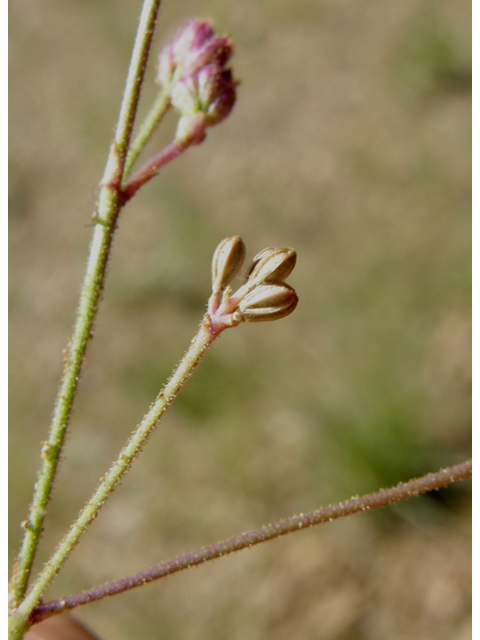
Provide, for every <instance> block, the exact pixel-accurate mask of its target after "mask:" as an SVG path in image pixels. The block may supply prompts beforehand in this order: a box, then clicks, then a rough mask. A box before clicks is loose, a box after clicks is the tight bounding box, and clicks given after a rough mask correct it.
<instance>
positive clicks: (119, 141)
mask: <svg viewBox="0 0 480 640" xmlns="http://www.w3.org/2000/svg"><path fill="white" fill-rule="evenodd" d="M159 7H160V0H145V1H144V4H143V8H142V13H141V16H140V22H139V26H138V31H137V35H136V40H135V45H134V49H133V53H132V58H131V62H130V69H129V73H128V77H127V81H126V86H125V92H124V96H123V100H122V105H121V108H120V114H119V118H118V123H117V127H116V132H115V138H114V141H113V143H112V145H111V147H110V152H109V156H108V159H107V163H106V167H105V172H104V175H103V179H102V182H101V189H100V193H99V198H98V203H97V209H96V215H95V221H96V224H95V229H94V232H93V239H92V243H91V246H90V255H89V259H88V265H87V271H86V274H85V278H84V281H83V285H82V289H81V293H80V301H79V306H78V310H77V316H76V321H75V326H74V330H73V336H72V338H71V341H70V343H69V346H68V350H67V353H66V358H65V365H64V371H63V378H62V381H61V384H60V389H59V393H58V396H57V400H56V404H55V409H54V414H53V419H52V423H51V426H50V432H49V437H48V441H47V442H46V443H45V444H44V446H43V449H42V458H43V464H42V468H41V470H40V473H39V475H38V478H37V482H36V484H35V488H34V494H33V498H32V503H31V505H30V510H29V517H28V520H27V521H26V523H25V525H24V528H25V535H24V538H23V541H22V546H21V549H20V552H19V556H18V558H17V561H16V565H15V571H14V575H13V578H12V588H11V594H12V604H13V606H14V607H15V606H17V605H18V604H19V603H20V602H21V600H22V598H23V596H24V594H25V591H26V589H27V585H28V581H29V578H30V574H31V570H32V564H33V560H34V557H35V553H36V549H37V546H38V542H39V539H40V536H41V533H42V529H43V520H44V518H45V514H46V510H47V506H48V502H49V500H50V495H51V491H52V486H53V482H54V478H55V474H56V470H57V467H58V462H59V459H60V452H61V449H62V446H63V442H64V439H65V433H66V430H67V426H68V422H69V418H70V414H71V409H72V404H73V400H74V397H75V393H76V390H77V385H78V380H79V378H80V373H81V369H82V365H83V362H84V358H85V351H86V348H87V343H88V340H89V339H90V337H91V333H92V327H93V321H94V318H95V314H96V310H97V306H98V301H99V297H100V294H101V292H102V290H103V283H104V279H105V269H106V265H107V260H108V256H109V253H110V248H111V243H112V237H113V233H114V230H115V226H116V222H117V217H118V213H119V211H120V208H121V206H122V204H123V200H122V199H121V197H120V187H121V179H122V175H123V170H124V164H125V158H126V153H127V149H128V145H129V142H130V138H131V134H132V128H133V122H134V118H135V113H136V110H137V105H138V100H139V97H140V88H141V85H142V82H143V78H144V73H145V67H146V64H147V59H148V53H149V50H150V45H151V41H152V35H153V29H154V26H155V21H156V17H157V14H158V10H159ZM17 618H18V616H17ZM19 637H21V635H18V634H17V635H14V636H12V638H19Z"/></svg>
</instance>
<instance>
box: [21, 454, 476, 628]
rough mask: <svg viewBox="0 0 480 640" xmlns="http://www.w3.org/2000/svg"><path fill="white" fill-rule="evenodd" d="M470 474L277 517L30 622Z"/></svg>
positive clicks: (47, 609)
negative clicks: (277, 519) (274, 520)
mask: <svg viewBox="0 0 480 640" xmlns="http://www.w3.org/2000/svg"><path fill="white" fill-rule="evenodd" d="M471 475H472V461H471V460H467V461H465V462H463V463H462V464H459V465H456V466H454V467H450V468H448V469H442V470H441V471H438V472H436V473H429V474H427V475H425V476H423V477H421V478H418V479H414V480H410V481H409V482H405V483H401V484H399V485H397V486H396V487H392V488H390V489H382V490H380V491H378V492H376V493H372V494H369V495H365V496H362V497H361V498H352V499H351V500H346V501H345V502H342V503H340V504H336V505H333V506H330V507H324V508H323V509H318V510H317V511H312V512H311V513H305V514H301V515H299V516H293V517H291V518H286V519H285V520H280V521H279V522H275V523H273V524H270V525H267V526H265V527H262V528H261V529H258V530H256V531H250V532H248V533H243V534H241V535H239V536H236V537H234V538H230V539H229V540H225V541H223V542H217V543H216V544H213V545H211V546H208V547H203V548H202V549H200V550H198V551H194V552H192V553H188V554H186V555H184V556H180V557H178V558H175V559H173V560H169V561H167V562H162V563H161V564H159V565H157V566H155V567H151V568H150V569H147V570H145V571H141V572H139V573H137V574H135V575H132V576H127V577H126V578H122V579H121V580H116V581H115V582H109V583H107V584H104V585H102V586H100V587H95V588H93V589H88V590H87V591H83V592H81V593H77V594H75V595H73V596H69V597H67V598H63V599H62V600H52V601H50V602H45V603H43V604H41V605H39V606H38V607H36V608H35V609H34V611H33V613H32V618H31V621H32V623H35V622H40V621H41V620H44V619H45V618H48V617H50V616H53V615H57V614H59V613H62V612H63V611H70V610H72V609H75V608H76V607H79V606H82V605H85V604H90V603H92V602H98V601H99V600H103V599H104V598H107V597H109V596H113V595H117V594H119V593H124V592H125V591H130V590H131V589H134V588H136V587H140V586H143V585H145V584H148V583H149V582H153V581H154V580H159V579H161V578H165V577H166V576H169V575H172V574H173V573H177V572H178V571H183V570H185V569H189V568H190V567H193V566H197V565H200V564H204V563H205V562H208V561H210V560H215V559H217V558H223V557H225V556H227V555H229V554H230V553H234V552H236V551H241V550H242V549H249V548H250V547H252V546H253V545H256V544H261V543H262V542H267V541H268V540H273V539H275V538H278V537H280V536H284V535H286V534H288V533H294V532H295V531H301V530H303V529H307V528H309V527H313V526H317V525H319V524H325V523H327V522H331V521H333V520H337V519H339V518H345V517H348V516H351V515H354V514H356V513H362V512H364V511H370V510H372V509H379V508H382V507H386V506H388V505H392V504H395V503H397V502H400V501H401V500H408V499H409V498H412V497H414V496H419V495H422V494H424V493H427V492H428V491H434V490H438V489H440V488H442V487H446V486H448V485H449V484H452V483H454V482H459V481H461V480H466V479H468V478H470V477H471Z"/></svg>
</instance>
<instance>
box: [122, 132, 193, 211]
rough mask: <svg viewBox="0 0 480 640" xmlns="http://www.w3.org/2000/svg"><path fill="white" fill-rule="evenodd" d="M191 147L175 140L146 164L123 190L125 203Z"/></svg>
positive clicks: (186, 143) (182, 141)
mask: <svg viewBox="0 0 480 640" xmlns="http://www.w3.org/2000/svg"><path fill="white" fill-rule="evenodd" d="M189 146H190V144H189V143H188V142H185V141H184V140H174V141H173V142H171V143H170V144H169V145H168V146H167V147H165V149H163V150H162V151H160V153H158V154H157V155H156V156H154V157H153V158H151V159H150V160H149V161H148V162H146V163H145V164H144V165H143V167H140V169H139V170H138V171H136V172H135V173H134V174H133V176H132V177H131V178H130V180H128V182H127V183H126V184H125V185H124V186H123V188H122V197H123V202H127V201H128V200H130V198H133V196H134V195H135V193H136V192H137V191H138V190H139V189H140V187H143V185H144V184H146V183H147V182H148V181H149V180H151V179H152V178H154V177H155V176H156V175H157V174H158V172H159V171H160V169H161V168H162V167H164V166H165V165H166V164H168V163H169V162H171V161H172V160H175V158H177V157H178V156H179V155H180V154H182V153H183V152H184V151H185V150H186V149H188V147H189Z"/></svg>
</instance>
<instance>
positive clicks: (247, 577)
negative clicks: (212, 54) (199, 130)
mask: <svg viewBox="0 0 480 640" xmlns="http://www.w3.org/2000/svg"><path fill="white" fill-rule="evenodd" d="M140 5H141V3H140V0H135V1H132V0H129V1H127V0H81V1H80V0H76V1H70V2H64V1H62V0H42V1H41V2H30V1H29V0H17V1H16V2H12V3H11V5H10V20H11V24H10V29H11V44H10V47H11V48H10V64H11V71H10V74H11V75H10V83H11V84H10V89H11V102H10V117H11V147H10V158H11V168H10V179H11V192H10V193H11V208H10V215H11V222H10V266H11V270H10V285H11V289H10V295H11V298H10V313H11V316H10V364H11V377H10V416H11V431H10V453H11V462H10V470H11V485H10V490H11V494H10V495H11V498H10V527H11V529H10V541H11V555H12V554H13V551H14V550H15V549H17V547H18V544H19V540H20V536H21V530H20V528H19V523H20V522H21V521H22V520H24V518H25V517H26V514H27V505H28V503H29V498H30V494H31V488H32V485H33V482H34V479H35V475H36V472H37V470H38V468H39V448H40V441H42V440H43V439H45V437H46V434H47V428H48V424H49V419H50V416H51V411H52V405H53V401H54V398H55V394H56V390H57V385H58V380H59V376H60V373H61V367H62V350H63V348H64V347H65V345H66V343H67V340H68V337H69V335H70V331H71V326H72V322H73V318H74V311H75V308H76V301H77V296H78V291H79V286H80V283H81V280H82V277H83V272H84V265H85V258H86V253H87V250H88V246H89V241H90V237H91V233H92V229H91V226H90V215H91V213H92V210H93V203H94V199H95V194H96V185H97V184H98V181H99V179H100V177H101V175H102V172H103V167H104V162H105V158H106V154H107V151H108V147H109V143H110V139H111V135H112V130H113V127H114V124H115V121H116V117H117V113H118V107H119V103H120V97H121V92H122V88H123V84H124V77H125V73H126V70H127V65H128V60H129V55H130V48H131V45H132V42H133V38H134V33H135V29H136V25H137V20H138V14H139V11H140ZM470 12H471V7H470V3H469V2H467V1H466V0H460V1H457V2H451V1H448V0H437V1H435V2H434V1H428V0H426V1H425V0H403V1H402V2H398V1H397V0H360V1H358V2H353V1H351V0H350V1H349V0H336V1H334V0H329V1H327V0H295V1H294V0H276V1H275V0H265V1H264V2H254V1H253V0H242V2H233V0H223V1H222V2H221V1H220V0H204V1H203V2H198V1H193V0H183V1H182V2H178V1H175V0H165V2H164V3H163V6H162V9H161V13H160V20H159V27H158V31H157V35H156V38H155V44H154V46H153V55H152V60H151V68H150V72H149V75H148V79H147V83H146V87H145V90H144V93H143V100H142V103H141V110H140V118H141V116H142V114H145V113H146V111H147V109H148V106H149V104H150V103H151V100H152V99H153V97H154V95H155V91H156V87H155V84H154V81H153V78H154V67H155V64H156V57H157V55H158V52H159V50H160V48H161V46H162V44H163V43H165V42H167V40H168V39H169V38H170V37H171V36H172V35H173V34H174V33H175V31H176V29H177V28H178V27H179V26H180V25H181V24H182V23H183V22H184V21H185V20H186V19H188V18H191V17H195V16H199V17H211V18H213V20H214V21H215V24H216V27H217V28H218V30H219V32H221V33H225V32H228V33H230V34H232V36H233V37H234V39H235V40H236V43H237V49H236V53H235V55H234V58H233V67H234V72H235V75H236V77H238V78H239V79H240V80H241V85H240V86H239V89H238V102H237V105H236V107H235V109H234V111H233V113H232V115H231V116H230V118H229V119H228V120H227V121H225V122H224V123H222V124H221V125H219V126H217V127H215V128H214V129H211V130H210V131H209V133H208V137H207V140H206V141H205V143H204V144H202V145H201V146H200V147H197V148H195V149H191V150H189V151H188V153H187V154H186V155H185V156H183V157H182V158H181V159H179V160H177V161H176V162H175V163H173V164H172V165H171V166H169V167H167V168H166V169H165V170H164V171H163V173H162V175H161V176H160V177H159V178H157V179H156V180H155V181H153V182H152V183H150V184H149V185H148V186H146V187H145V188H144V189H143V190H142V191H141V192H140V194H139V195H138V197H136V198H135V199H134V200H133V201H132V202H131V203H129V204H128V206H127V207H126V208H125V210H124V211H123V213H122V216H121V219H120V224H119V230H118V234H117V237H116V239H115V244H114V248H113V255H112V258H111V261H110V264H109V269H108V279H107V286H106V291H105V295H104V300H103V303H102V305H101V308H100V314H99V316H98V320H97V323H96V328H95V339H94V340H93V342H92V344H91V346H90V349H89V352H88V363H87V365H88V366H87V368H86V370H85V373H84V375H83V379H82V381H81V386H80V394H79V396H78V400H77V402H76V404H75V411H74V416H73V420H72V424H71V431H70V434H69V436H68V439H67V445H66V448H65V452H64V455H63V463H62V465H61V470H60V474H59V477H58V479H57V482H56V485H55V490H54V496H53V497H54V502H53V504H52V508H51V512H50V514H49V516H48V519H47V521H46V531H45V535H44V538H43V543H42V547H41V552H40V554H39V559H38V560H39V563H40V562H41V561H43V560H45V559H46V558H47V557H48V555H49V554H50V552H51V551H52V549H53V548H54V546H55V544H56V542H57V541H58V540H59V538H60V536H61V535H62V533H63V531H64V530H65V528H66V527H67V526H68V525H69V524H70V522H71V520H72V519H73V517H74V516H75V514H76V513H77V511H78V509H79V508H80V507H81V506H82V505H83V503H84V501H85V500H86V499H87V497H88V496H89V495H90V493H91V491H92V490H93V488H94V487H95V486H96V483H97V480H98V477H99V476H100V475H102V474H103V473H104V471H105V469H106V468H107V466H108V464H109V463H110V461H111V460H112V459H113V457H114V456H115V455H116V453H117V452H118V450H119V448H120V447H121V445H122V444H123V442H124V441H125V439H126V438H127V436H128V435H129V434H130V431H131V430H132V428H133V426H134V425H135V424H136V423H137V422H138V421H139V419H140V418H141V417H142V415H143V413H144V412H145V411H146V409H147V407H148V406H149V403H150V402H151V401H152V399H153V398H154V396H155V394H156V393H157V391H158V390H159V388H160V386H161V384H162V383H163V381H164V380H165V379H166V377H168V375H169V372H170V371H171V369H172V367H173V366H174V365H175V363H176V362H177V361H178V360H179V358H180V357H181V355H182V353H183V351H184V350H185V349H186V347H187V345H188V343H189V341H190V339H191V337H192V336H193V333H194V331H195V330H196V327H197V324H198V322H199V320H200V318H201V316H202V313H203V311H204V305H205V302H206V300H207V297H208V295H209V287H210V260H211V255H212V252H213V250H214V248H215V246H216V244H217V243H218V242H219V241H220V240H221V239H222V238H223V237H225V236H227V235H233V234H239V235H241V236H242V238H243V239H244V241H245V243H246V245H247V249H248V251H249V256H250V257H252V256H253V255H254V254H255V253H256V252H258V251H259V250H260V249H263V248H264V247H267V246H291V247H294V248H295V249H296V250H297V252H298V264H297V267H296V269H295V271H294V273H293V274H292V276H291V278H290V279H289V281H290V282H291V284H292V285H293V286H294V287H295V288H296V290H297V292H298V295H299V298H300V303H299V305H298V308H297V310H296V311H295V313H294V314H293V315H292V316H290V317H288V318H287V319H285V320H282V321H279V322H275V323H271V324H267V323H265V324H258V325H242V326H240V327H239V328H238V329H236V330H235V331H231V332H227V333H226V334H224V336H223V337H222V338H221V340H219V342H218V343H217V344H215V346H214V348H213V349H212V350H211V352H210V353H209V354H208V355H207V357H206V358H205V360H204V362H203V363H202V364H201V366H200V368H199V370H198V371H197V372H196V373H195V375H194V376H193V378H192V379H191V380H190V382H189V383H188V385H187V387H186V388H185V390H184V391H183V392H182V394H181V396H180V398H179V399H178V402H177V403H176V404H175V405H174V407H173V408H172V410H171V411H170V413H169V414H168V415H167V416H166V418H165V420H164V422H163V424H162V426H161V428H160V429H159V430H158V431H157V432H156V433H155V434H154V436H153V437H152V438H151V440H150V442H149V444H148V446H147V448H146V450H145V452H144V454H143V455H142V456H141V458H140V460H139V461H137V463H136V464H135V466H134V468H133V470H132V472H131V473H130V475H129V476H128V477H127V479H125V480H124V482H123V483H122V486H121V488H120V490H119V491H118V493H117V494H116V495H115V496H114V497H112V499H111V500H110V501H109V503H108V504H107V506H106V507H105V508H104V510H103V512H102V513H101V516H100V517H99V518H98V520H97V521H96V522H95V523H94V525H93V526H92V528H91V531H90V532H89V533H88V535H86V536H85V538H84V539H83V540H82V541H81V543H80V544H79V546H78V547H77V549H76V550H75V552H74V553H73V554H72V556H71V558H70V559H69V561H68V563H67V564H66V565H65V568H64V570H62V573H61V574H60V576H59V578H58V579H57V581H56V582H55V584H54V585H53V586H52V588H51V589H50V591H49V596H51V597H61V596H65V595H68V594H71V593H74V592H76V591H78V590H82V589H86V588H88V587H90V586H93V585H97V584H102V583H104V582H106V581H108V580H111V579H117V578H121V577H123V576H124V575H126V574H129V573H133V572H135V571H137V570H140V569H143V568H146V567H148V566H150V565H153V564H155V563H157V562H159V561H161V560H166V559H169V558H172V557H174V556H176V555H179V554H181V553H184V552H188V551H192V550H194V549H196V548H199V547H201V546H202V545H204V544H208V543H212V542H215V541H217V540H220V539H224V538H226V537H229V536H232V535H235V534H237V533H240V532H242V531H247V530H249V529H252V528H256V527H258V526H260V525H262V524H266V523H268V522H271V521H274V520H276V519H280V518H282V517H286V516H289V515H292V514H295V513H300V512H307V511H309V510H313V509H315V508H318V507H320V506H324V505H327V504H329V503H332V502H336V501H340V500H343V499H347V498H349V497H351V496H352V495H357V494H362V493H365V492H370V491H374V490H375V489H378V488H379V487H387V486H390V485H393V484H396V483H398V482H400V481H402V480H407V479H409V478H411V477H413V476H419V475H421V474H424V473H426V472H428V471H434V470H437V469H439V468H440V467H442V466H447V465H452V464H456V463H459V462H461V461H463V460H464V459H465V458H466V457H468V456H469V455H470V425H471V412H470V401H471V361H470V349H471V310H470V304H471V245H470V205H471V201H470V190H471V147H470V136H471V89H470V81H471V61H470V55H471V34H470ZM174 125H175V119H174V118H173V117H172V118H169V119H168V120H167V123H166V125H165V127H164V128H163V129H162V130H161V131H159V132H158V135H157V136H156V137H155V139H154V141H153V142H152V143H151V144H150V145H149V147H148V149H147V152H146V153H145V155H144V156H143V157H144V159H146V158H147V157H148V151H150V152H151V153H153V152H155V151H156V150H158V149H159V148H161V146H162V145H164V144H165V143H167V142H168V141H169V139H170V138H169V136H170V135H171V132H172V130H173V127H174ZM240 281H241V280H240V279H239V280H238V282H239V283H240ZM469 491H470V483H469V482H465V483H462V484H459V485H458V486H453V487H451V488H449V489H446V490H444V491H441V492H439V493H438V494H436V495H434V496H428V497H423V498H419V499H415V500H413V501H410V502H408V503H405V504H402V505H399V506H398V507H395V508H389V509H386V510H383V511H381V512H378V513H371V514H364V515H360V516H356V517H354V518H350V519H349V520H341V521H338V522H335V523H332V524H329V525H326V526H322V527H319V528H317V529H315V530H310V531H305V532H302V533H297V534H295V535H291V536H287V537H286V538H284V539H282V540H278V541H275V542H271V543H269V544H268V545H264V546H261V547H257V548H255V549H252V550H250V551H246V552H243V553H241V554H237V555H236V556H232V557H229V558H226V559H222V560H220V561H216V562H215V563H211V564H209V565H207V566H204V567H201V568H198V569H195V570H191V571H188V572H185V573H183V574H181V575H176V576H174V577H172V578H168V579H166V580H164V581H161V582H159V583H157V584H154V585H150V586H148V587H146V588H145V589H141V590H137V591H135V592H132V593H130V594H126V595H122V596H118V597H116V598H113V599H111V600H110V601H108V602H105V603H101V604H95V605H91V606H88V607H84V608H83V609H82V610H79V611H78V617H79V619H81V620H83V621H85V622H86V623H87V624H88V625H90V627H91V628H92V629H94V630H95V631H96V633H98V635H99V636H100V637H101V638H103V639H104V640H130V639H132V640H133V639H134V638H135V639H138V638H142V639H145V640H150V639H152V640H153V639H159V640H160V639H161V640H180V639H181V640H190V639H191V640H193V639H195V640H199V639H208V640H240V639H245V638H248V639H249V640H257V639H258V640H265V639H269V638H275V639H276V640H286V639H287V638H288V639H291V638H301V639H302V640H310V639H311V640H314V639H315V640H317V639H318V640H350V639H352V640H357V639H358V640H363V639H365V640H367V639H368V640H377V639H378V640H380V639H382V640H384V639H388V640H404V639H407V638H408V639H409V640H427V639H428V640H430V639H431V640H433V639H435V640H443V639H445V640H447V639H448V640H467V639H468V638H470V637H471V630H470V506H469ZM37 566H39V564H38V565H37Z"/></svg>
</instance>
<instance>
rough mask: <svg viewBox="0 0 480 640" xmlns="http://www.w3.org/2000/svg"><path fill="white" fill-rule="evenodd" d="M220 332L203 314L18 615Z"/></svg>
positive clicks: (32, 602)
mask: <svg viewBox="0 0 480 640" xmlns="http://www.w3.org/2000/svg"><path fill="white" fill-rule="evenodd" d="M220 331H221V330H220ZM220 331H219V330H216V329H214V328H212V326H211V323H210V319H209V316H208V315H205V317H204V319H203V321H202V323H201V324H200V328H199V330H198V333H197V335H196V336H195V338H194V339H193V341H192V343H191V344H190V347H189V349H188V351H187V352H186V354H185V355H184V357H183V358H182V360H181V361H180V363H179V365H178V367H177V369H176V370H175V372H174V373H173V375H172V377H171V378H170V379H169V381H168V382H167V384H166V385H165V386H164V388H163V389H162V391H161V392H160V393H159V395H158V396H157V399H156V400H155V402H154V404H153V405H152V407H151V408H150V410H149V411H148V413H147V414H146V415H145V417H144V418H143V420H142V421H141V423H140V424H139V425H138V427H137V428H136V429H135V431H134V432H133V434H132V435H131V437H130V439H129V440H128V442H127V444H126V445H125V446H124V448H123V449H122V451H121V452H120V454H119V456H118V458H117V460H116V461H115V462H114V463H113V465H112V466H111V468H110V470H109V471H108V472H107V473H106V475H105V476H104V477H103V479H102V481H101V483H100V485H99V486H98V488H97V490H96V491H95V492H94V494H93V495H92V497H91V498H90V500H89V502H88V503H87V504H86V505H85V507H84V508H83V510H82V511H81V512H80V514H79V516H78V518H77V520H76V521H75V522H74V523H73V525H72V527H71V528H70V530H69V532H68V533H67V534H66V536H65V537H64V538H63V540H62V541H61V542H60V544H59V545H58V547H57V549H56V551H55V552H54V554H53V555H52V557H51V558H50V560H49V561H48V562H47V563H46V564H45V566H44V568H43V570H42V571H41V573H40V575H39V576H38V578H37V580H36V581H35V583H34V585H33V586H32V588H31V589H30V591H29V592H28V593H27V595H26V596H25V599H24V600H23V601H22V602H21V604H20V605H19V607H18V609H17V614H19V615H21V616H23V617H26V618H28V617H29V616H30V614H31V612H32V610H33V609H34V607H35V606H37V604H38V601H39V599H40V597H41V595H42V593H43V592H44V591H45V589H46V588H47V586H48V585H49V583H50V582H51V580H52V579H53V577H54V576H55V575H56V573H57V572H58V570H59V569H60V567H61V566H62V564H63V563H64V562H65V560H66V559H67V557H68V555H69V554H70V552H71V551H72V549H73V547H74V546H75V545H76V543H77V542H78V539H79V538H80V536H81V535H82V533H83V532H84V531H85V530H86V529H87V527H88V526H89V525H90V524H91V523H92V522H93V520H94V519H95V518H96V517H97V515H98V512H99V511H100V509H101V507H102V506H103V505H104V504H105V502H106V500H107V499H108V497H109V495H110V494H111V492H112V491H113V489H114V488H115V486H116V485H117V484H118V482H119V481H120V480H121V478H122V477H123V475H124V473H125V472H126V471H127V470H128V469H129V467H130V465H131V464H132V461H133V460H134V458H135V457H136V456H137V455H138V453H140V451H141V449H142V447H143V445H144V444H145V442H146V441H147V439H148V438H149V436H150V435H151V433H152V431H153V430H154V428H155V426H156V425H157V423H158V421H159V419H160V417H161V416H162V414H163V413H164V412H165V411H166V409H167V408H168V406H169V405H170V404H171V402H172V401H173V400H174V399H175V397H176V395H177V394H178V392H179V391H180V389H181V388H182V386H183V385H184V384H185V382H186V380H187V378H188V377H189V376H190V375H191V373H192V372H193V370H194V369H195V368H196V366H197V365H198V363H199V361H200V359H201V357H202V356H203V354H204V353H205V352H206V350H207V349H208V347H209V346H210V345H211V344H212V342H213V341H214V340H215V338H216V337H217V336H218V335H219V333H220Z"/></svg>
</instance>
